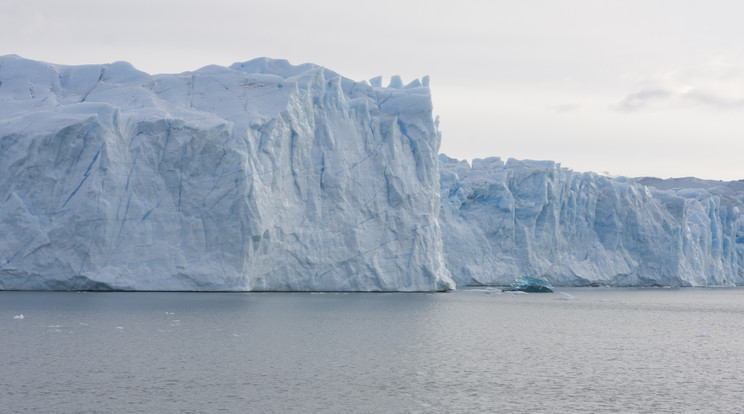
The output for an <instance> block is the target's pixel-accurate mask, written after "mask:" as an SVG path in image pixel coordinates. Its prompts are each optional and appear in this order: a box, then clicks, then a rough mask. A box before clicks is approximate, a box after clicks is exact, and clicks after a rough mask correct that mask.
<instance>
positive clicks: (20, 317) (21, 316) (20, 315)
mask: <svg viewBox="0 0 744 414" xmlns="http://www.w3.org/2000/svg"><path fill="white" fill-rule="evenodd" d="M13 319H23V314H22V313H19V314H18V315H16V316H14V317H13Z"/></svg>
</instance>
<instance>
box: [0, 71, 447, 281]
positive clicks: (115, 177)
mask: <svg viewBox="0 0 744 414" xmlns="http://www.w3.org/2000/svg"><path fill="white" fill-rule="evenodd" d="M391 85H392V87H388V88H383V87H380V86H379V84H378V83H377V82H375V85H374V86H370V85H368V84H366V83H356V82H353V81H351V80H349V79H345V78H343V77H341V76H339V75H337V74H336V73H333V72H331V71H329V70H326V69H324V68H321V67H318V66H315V65H301V66H292V65H290V64H288V63H287V62H286V61H277V60H269V59H257V60H253V61H250V62H245V63H236V64H234V65H232V66H231V67H229V68H224V67H217V66H209V67H205V68H203V69H200V70H197V71H195V72H187V73H182V74H178V75H157V76H150V75H148V74H145V73H143V72H139V71H137V70H136V69H134V68H133V67H132V66H131V65H129V64H127V63H121V62H120V63H113V64H107V65H93V66H61V65H53V64H47V63H41V62H36V61H30V60H25V59H22V58H20V57H17V56H4V57H0V234H2V241H1V242H0V289H65V290H66V289H136V290H350V291H357V290H358V291H387V290H403V291H432V290H447V289H450V288H452V287H454V285H453V283H452V280H451V278H450V275H449V272H448V271H447V270H446V268H445V267H444V262H443V258H442V245H441V236H440V232H439V227H438V221H437V216H438V214H439V203H440V199H439V194H438V190H439V184H438V181H439V175H438V165H437V151H438V148H439V134H438V132H437V130H436V126H435V124H434V122H433V120H432V114H431V111H432V106H431V98H430V93H429V88H428V84H427V80H426V79H424V83H423V84H422V83H421V82H419V81H414V82H413V83H411V84H409V85H407V86H405V87H403V85H402V84H400V80H399V79H398V78H394V79H393V83H392V84H391Z"/></svg>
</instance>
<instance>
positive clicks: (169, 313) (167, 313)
mask: <svg viewBox="0 0 744 414" xmlns="http://www.w3.org/2000/svg"><path fill="white" fill-rule="evenodd" d="M165 315H166V316H168V315H175V313H173V312H165Z"/></svg>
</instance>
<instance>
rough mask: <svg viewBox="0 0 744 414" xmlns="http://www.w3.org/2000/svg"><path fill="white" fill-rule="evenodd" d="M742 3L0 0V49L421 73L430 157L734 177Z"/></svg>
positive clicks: (81, 59) (742, 104)
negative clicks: (280, 61)
mask: <svg viewBox="0 0 744 414" xmlns="http://www.w3.org/2000/svg"><path fill="white" fill-rule="evenodd" d="M742 16H744V2H740V1H705V2H704V1H681V0H676V1H658V0H643V1H633V0H625V1H601V0H572V1H558V0H553V1H533V0H519V1H513V0H510V1H494V0H491V1H473V0H458V1H453V0H447V1H439V0H428V1H406V0H395V1H392V0H375V1H365V2H354V1H350V0H345V1H343V0H316V1H312V2H310V1H308V2H301V1H286V0H272V1H262V2H253V1H246V0H234V1H229V0H209V1H162V0H147V1H142V0H127V1H118V2H113V1H105V0H65V1H59V0H3V1H2V2H0V55H6V54H17V55H20V56H23V57H25V58H30V59H37V60H43V61H47V62H52V63H61V64H83V63H109V62H114V61H118V60H125V61H129V62H131V63H132V64H133V65H134V66H136V67H137V68H138V69H140V70H143V71H145V72H148V73H151V74H155V73H179V72H184V71H189V70H195V69H198V68H200V67H202V66H206V65H208V64H218V65H223V66H228V65H230V64H232V63H233V62H236V61H246V60H250V59H252V58H255V57H260V56H268V57H273V58H284V59H289V61H290V62H292V63H294V64H300V63H305V62H312V63H316V64H319V65H322V66H325V67H328V68H329V69H332V70H334V71H336V72H338V73H341V74H342V75H344V76H346V77H349V78H351V79H354V80H357V81H360V80H364V79H370V78H372V77H374V76H377V75H383V76H384V77H386V78H388V77H389V76H390V75H395V74H398V75H401V76H402V77H403V80H404V82H406V83H407V82H408V81H410V80H413V79H414V78H420V77H422V76H424V75H430V76H431V89H432V96H433V100H434V107H435V113H436V114H438V115H439V116H440V119H441V122H440V128H441V130H442V134H443V137H442V148H441V150H442V152H444V153H446V154H447V155H449V156H451V157H454V158H459V159H472V158H483V157H487V156H500V157H502V158H504V159H506V158H518V159H549V160H555V161H558V162H561V164H562V165H563V166H565V167H568V168H572V169H574V170H577V171H595V172H599V173H605V172H606V173H609V174H612V175H627V176H645V175H652V176H658V177H662V178H667V177H681V176H697V177H701V178H707V179H722V180H734V179H744V24H742Z"/></svg>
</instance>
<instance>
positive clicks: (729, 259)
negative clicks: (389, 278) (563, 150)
mask: <svg viewBox="0 0 744 414" xmlns="http://www.w3.org/2000/svg"><path fill="white" fill-rule="evenodd" d="M440 166H441V173H440V177H441V178H440V180H441V181H440V182H441V195H442V208H441V211H440V225H441V227H442V235H443V241H444V252H445V261H446V263H447V267H448V269H449V270H450V272H451V273H452V277H453V279H454V280H455V282H456V283H457V284H458V285H478V284H500V285H508V284H509V283H511V282H513V281H514V280H515V278H517V277H519V276H533V277H540V278H544V279H547V280H549V281H550V282H551V283H552V284H554V285H558V286H565V285H587V284H593V283H600V284H609V285H616V286H629V285H632V286H648V285H670V286H691V285H692V286H731V285H734V284H738V285H742V284H744V217H743V216H742V209H743V207H744V182H742V181H739V182H731V183H722V182H705V181H702V180H695V179H682V180H669V181H665V180H658V179H639V180H637V181H636V180H631V179H625V178H616V179H613V178H609V177H605V176H600V175H597V174H593V173H578V172H573V171H571V170H568V169H565V168H561V167H560V165H559V164H556V163H554V162H552V161H517V160H513V159H510V160H508V161H507V162H506V163H504V162H503V161H502V160H501V159H499V158H488V159H482V160H474V161H473V163H472V166H470V165H469V164H468V163H467V162H465V161H457V160H454V159H450V158H448V157H446V156H443V155H442V156H440Z"/></svg>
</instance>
